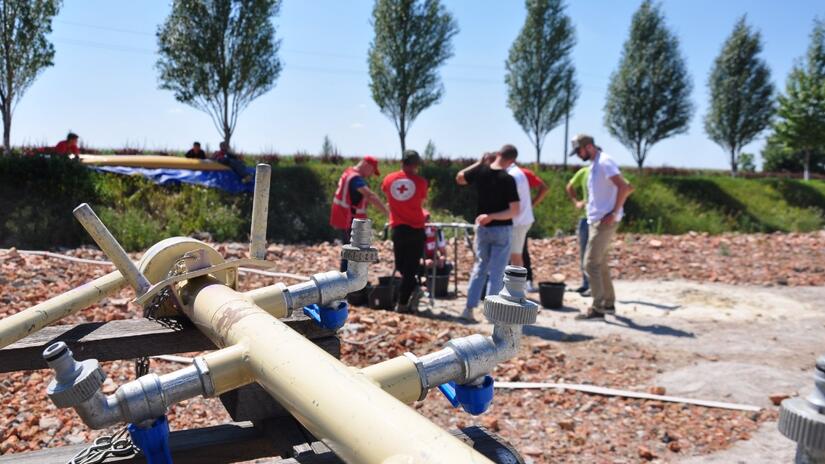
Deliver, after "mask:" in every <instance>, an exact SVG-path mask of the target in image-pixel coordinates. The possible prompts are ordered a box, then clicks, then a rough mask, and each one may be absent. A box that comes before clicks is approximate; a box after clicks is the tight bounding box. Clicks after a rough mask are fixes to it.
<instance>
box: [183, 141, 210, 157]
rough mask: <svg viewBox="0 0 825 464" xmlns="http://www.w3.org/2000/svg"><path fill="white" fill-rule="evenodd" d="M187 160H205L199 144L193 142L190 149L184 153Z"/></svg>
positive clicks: (204, 154) (204, 153)
mask: <svg viewBox="0 0 825 464" xmlns="http://www.w3.org/2000/svg"><path fill="white" fill-rule="evenodd" d="M186 157H187V158H195V159H206V152H205V151H203V150H201V143H200V142H195V143H193V144H192V149H190V150H189V151H187V152H186Z"/></svg>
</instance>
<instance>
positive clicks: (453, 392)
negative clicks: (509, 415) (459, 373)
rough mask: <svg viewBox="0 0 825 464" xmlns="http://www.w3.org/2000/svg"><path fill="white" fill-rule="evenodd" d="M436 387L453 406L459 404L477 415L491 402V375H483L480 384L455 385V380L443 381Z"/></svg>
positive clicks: (455, 406) (488, 406) (468, 411)
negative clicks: (443, 382)
mask: <svg viewBox="0 0 825 464" xmlns="http://www.w3.org/2000/svg"><path fill="white" fill-rule="evenodd" d="M438 389H439V390H440V391H441V393H443V394H444V396H445V397H446V398H447V400H448V401H449V402H450V404H452V405H453V407H454V408H457V407H458V406H459V405H460V406H461V408H462V409H464V411H466V412H467V413H469V414H472V415H474V416H477V415H479V414H481V413H483V412H484V411H486V410H487V409H489V408H490V405H491V404H492V403H493V392H494V390H493V377H492V376H490V375H485V376H484V380H483V381H482V382H481V384H480V385H456V384H455V382H450V383H445V384H441V385H439V386H438Z"/></svg>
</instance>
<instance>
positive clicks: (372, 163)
mask: <svg viewBox="0 0 825 464" xmlns="http://www.w3.org/2000/svg"><path fill="white" fill-rule="evenodd" d="M364 162H365V163H367V164H369V165H370V166H372V168H373V169H374V170H375V174H376V175H378V176H380V175H381V172H380V171H378V158H376V157H374V156H372V155H367V156H365V157H364Z"/></svg>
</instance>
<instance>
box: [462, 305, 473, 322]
mask: <svg viewBox="0 0 825 464" xmlns="http://www.w3.org/2000/svg"><path fill="white" fill-rule="evenodd" d="M458 317H459V318H460V319H464V320H465V321H468V322H477V321H476V318H475V317H473V310H472V309H470V308H464V312H462V313H461V316H458Z"/></svg>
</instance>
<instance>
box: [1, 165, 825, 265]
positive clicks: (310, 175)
mask: <svg viewBox="0 0 825 464" xmlns="http://www.w3.org/2000/svg"><path fill="white" fill-rule="evenodd" d="M342 168H343V165H339V164H334V163H330V162H322V161H321V160H319V159H317V158H312V159H307V158H306V157H299V158H298V159H297V160H296V159H295V158H290V157H283V158H280V159H279V160H278V162H277V163H275V166H274V169H273V176H272V189H271V198H270V218H269V230H268V235H269V237H270V240H272V241H281V242H316V241H321V240H329V239H331V238H333V234H332V231H331V230H330V229H329V228H328V227H327V218H328V215H329V203H330V198H331V197H332V192H333V190H334V188H335V184H336V182H337V180H338V176H339V175H340V172H341V169H342ZM397 168H398V164H397V163H385V164H383V165H382V166H381V169H382V172H384V173H387V172H390V171H392V170H393V169H397ZM458 169H460V165H459V164H457V163H456V164H449V163H447V162H439V163H433V164H432V165H430V166H427V167H425V169H424V170H423V175H424V176H425V177H427V178H428V179H429V180H430V184H431V195H430V198H431V200H430V208H431V209H432V210H433V211H434V216H435V218H436V219H448V218H458V217H463V218H464V219H468V220H469V219H471V218H472V217H473V208H474V204H475V203H474V202H475V195H474V193H473V191H472V189H465V188H460V187H457V186H456V185H455V183H454V181H453V178H454V176H455V173H456V172H457V171H458ZM539 175H540V176H541V177H542V178H543V179H544V180H545V181H546V182H547V183H548V185H549V186H550V189H551V192H550V194H549V195H548V197H547V199H546V200H545V201H544V202H543V203H542V204H541V205H540V206H539V207H538V209H537V212H536V217H537V226H536V227H534V228H533V230H532V233H533V234H534V235H535V236H548V235H552V234H554V233H556V232H557V231H561V232H563V233H571V232H572V231H573V227H574V224H575V221H576V218H577V217H578V216H577V215H578V213H579V212H578V211H576V210H574V208H573V207H572V205H571V204H570V202H569V201H567V199H566V196H565V194H564V190H563V186H564V183H565V182H566V180H567V179H568V178H569V177H570V176H571V175H572V171H567V172H562V171H560V170H554V169H546V170H541V171H540V172H539ZM627 177H628V178H629V180H630V181H631V182H632V183H633V184H634V185H635V186H636V193H635V194H634V195H633V196H632V197H631V199H630V200H629V202H628V204H627V207H626V211H627V217H626V220H625V223H624V225H623V228H622V229H623V230H624V231H632V232H644V233H662V234H681V233H686V232H688V231H691V230H693V231H697V232H709V233H711V234H718V233H722V232H729V231H736V232H774V231H783V232H794V231H811V230H818V229H822V228H823V227H825V182H823V181H821V180H815V181H810V182H803V181H799V180H791V179H772V178H762V179H731V178H729V177H726V176H724V175H713V174H689V175H675V174H668V175H661V174H645V175H642V176H640V175H637V174H635V173H634V172H633V171H630V170H628V172H627ZM371 184H372V188H374V189H377V188H378V180H377V179H371ZM82 202H87V203H89V204H91V205H92V207H93V208H94V209H95V211H97V212H98V214H99V215H100V217H101V218H102V219H103V221H104V222H105V223H106V224H107V225H108V226H109V227H110V229H111V230H112V232H113V233H114V234H115V236H116V237H117V238H118V239H119V240H120V241H121V243H122V244H123V245H124V247H126V248H127V249H130V250H138V249H143V248H145V247H147V246H148V245H151V244H152V243H154V242H156V241H158V240H160V239H162V238H165V237H168V236H173V235H188V234H192V233H195V232H204V231H206V232H210V233H211V234H212V236H213V238H214V239H215V240H238V241H245V240H246V237H247V234H248V230H249V223H248V221H249V211H250V209H251V198H250V197H249V195H229V194H225V193H222V192H219V191H216V190H211V189H206V188H202V187H196V186H190V185H181V186H174V187H159V186H156V185H153V184H151V183H150V182H148V181H146V180H144V179H142V178H138V177H125V176H118V175H112V174H104V173H99V172H95V171H92V170H89V169H86V168H85V167H83V166H82V165H79V164H78V163H74V162H66V161H62V160H47V159H42V158H0V246H17V247H19V248H56V247H61V246H75V245H78V244H81V243H88V242H89V239H88V238H87V237H86V234H85V232H84V231H83V230H82V229H81V227H80V226H79V225H78V224H77V223H76V221H75V220H74V218H73V217H72V214H71V211H72V209H73V208H74V207H75V206H77V205H78V204H79V203H82ZM372 217H375V218H377V222H378V225H383V222H384V221H385V218H381V217H379V215H378V214H373V215H372Z"/></svg>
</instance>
